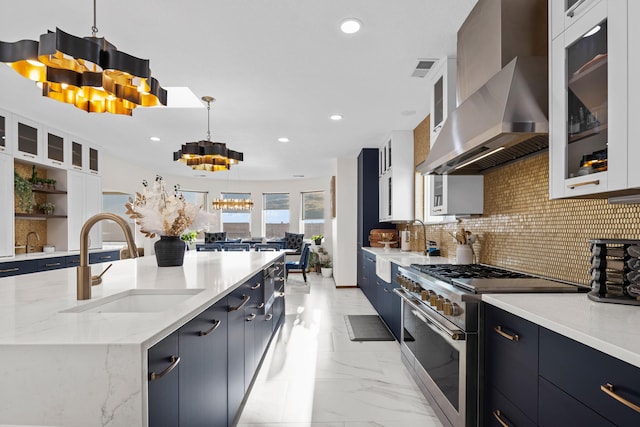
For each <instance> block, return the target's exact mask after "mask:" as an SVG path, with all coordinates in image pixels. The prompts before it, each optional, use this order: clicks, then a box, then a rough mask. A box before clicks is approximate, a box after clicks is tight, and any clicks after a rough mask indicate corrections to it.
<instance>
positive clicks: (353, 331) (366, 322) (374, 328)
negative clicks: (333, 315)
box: [344, 314, 395, 341]
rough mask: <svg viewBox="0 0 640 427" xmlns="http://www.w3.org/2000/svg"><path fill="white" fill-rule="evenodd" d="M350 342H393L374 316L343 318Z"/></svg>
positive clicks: (381, 322)
mask: <svg viewBox="0 0 640 427" xmlns="http://www.w3.org/2000/svg"><path fill="white" fill-rule="evenodd" d="M344 320H345V321H346V322H347V330H348V331H349V337H350V338H351V341H394V340H395V338H393V335H391V332H390V331H389V329H388V328H387V325H385V324H384V322H383V321H382V319H380V316H378V315H376V314H358V315H347V316H344Z"/></svg>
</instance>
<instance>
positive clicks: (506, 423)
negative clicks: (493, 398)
mask: <svg viewBox="0 0 640 427" xmlns="http://www.w3.org/2000/svg"><path fill="white" fill-rule="evenodd" d="M493 416H494V418H495V419H496V420H498V422H499V423H500V425H501V426H502V427H511V422H509V420H508V419H506V418H505V416H504V415H502V412H500V409H496V410H495V411H493Z"/></svg>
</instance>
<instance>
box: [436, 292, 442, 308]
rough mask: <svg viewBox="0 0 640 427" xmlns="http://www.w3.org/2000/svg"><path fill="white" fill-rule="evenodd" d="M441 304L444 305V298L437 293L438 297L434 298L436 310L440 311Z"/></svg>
mask: <svg viewBox="0 0 640 427" xmlns="http://www.w3.org/2000/svg"><path fill="white" fill-rule="evenodd" d="M443 306H444V298H443V297H442V296H440V295H438V298H436V310H438V311H442V307H443Z"/></svg>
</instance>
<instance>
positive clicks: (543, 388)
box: [517, 378, 615, 427]
mask: <svg viewBox="0 0 640 427" xmlns="http://www.w3.org/2000/svg"><path fill="white" fill-rule="evenodd" d="M538 390H539V393H540V406H539V415H538V425H539V426H540V427H553V426H598V427H608V426H611V427H613V426H614V425H615V424H612V423H611V422H609V421H607V420H606V419H605V418H603V417H602V416H601V415H600V414H598V413H597V412H594V411H592V410H591V409H589V408H588V407H587V406H585V405H583V404H582V403H580V402H578V401H577V400H576V399H574V398H573V397H571V396H569V395H568V394H567V393H565V392H564V391H562V390H560V389H559V388H558V387H556V386H554V385H553V384H551V383H550V382H549V381H547V380H545V379H544V378H540V388H539V389H538ZM517 425H520V424H517Z"/></svg>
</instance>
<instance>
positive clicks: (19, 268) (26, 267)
mask: <svg viewBox="0 0 640 427" xmlns="http://www.w3.org/2000/svg"><path fill="white" fill-rule="evenodd" d="M36 268H37V266H36V262H35V260H29V261H10V262H3V263H0V277H8V276H17V275H18V274H27V273H33V272H34V271H36Z"/></svg>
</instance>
